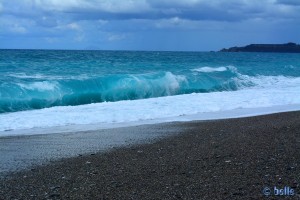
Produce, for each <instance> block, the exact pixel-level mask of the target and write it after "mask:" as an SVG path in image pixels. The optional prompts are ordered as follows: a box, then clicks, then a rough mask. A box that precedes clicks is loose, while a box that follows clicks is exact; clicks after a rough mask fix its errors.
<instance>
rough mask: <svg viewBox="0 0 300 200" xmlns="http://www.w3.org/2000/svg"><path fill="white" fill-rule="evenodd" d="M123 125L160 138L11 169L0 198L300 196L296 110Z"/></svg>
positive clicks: (299, 119) (0, 183)
mask: <svg viewBox="0 0 300 200" xmlns="http://www.w3.org/2000/svg"><path fill="white" fill-rule="evenodd" d="M141 127H143V128H142V129H140V128H141ZM121 129H122V128H121ZM121 129H120V130H121ZM123 130H124V129H123ZM129 130H130V131H132V130H136V131H139V132H140V131H143V133H144V134H146V133H151V132H152V133H158V132H160V133H163V134H160V135H161V136H163V138H159V137H158V138H159V139H158V140H152V139H153V138H152V139H151V137H149V139H150V140H148V141H149V142H148V143H146V144H133V143H131V144H133V145H129V146H128V145H127V146H125V147H124V146H123V147H121V148H113V149H111V150H110V151H107V152H104V153H103V152H93V153H89V154H86V155H78V156H73V157H71V158H64V159H60V160H59V161H53V162H50V163H49V164H47V165H44V166H36V167H33V168H31V170H25V171H21V172H15V173H11V174H10V175H9V176H7V177H5V178H3V179H1V180H0V188H1V189H0V196H1V198H3V199H12V198H22V199H34V198H38V199H40V198H48V199H61V198H71V199H93V198H98V199H101V198H102V199H113V198H117V199H120V198H121V199H130V198H132V199H157V198H158V199H172V198H185V199H199V198H201V199H226V198H230V199H242V198H243V199H249V198H253V199H257V198H264V197H265V196H264V194H263V193H262V190H263V189H264V187H274V186H277V187H284V186H290V187H291V188H293V189H294V191H295V192H296V195H294V196H293V197H294V198H299V195H298V194H299V193H300V188H299V183H300V166H299V164H298V163H299V160H300V153H299V150H300V111H295V112H286V113H276V114H270V115H263V116H254V117H245V118H235V119H222V120H209V121H191V122H174V123H167V124H159V125H146V126H138V127H131V128H130V127H128V128H127V132H130V131H129ZM54 135H56V134H54ZM150 135H151V134H150ZM167 135H168V137H164V136H167ZM57 136H58V135H57ZM156 136H157V135H156Z"/></svg>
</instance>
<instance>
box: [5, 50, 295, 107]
mask: <svg viewBox="0 0 300 200" xmlns="http://www.w3.org/2000/svg"><path fill="white" fill-rule="evenodd" d="M0 75H1V76H0V113H7V112H18V111H24V110H34V109H41V108H48V107H54V106H68V105H72V106H75V105H82V104H90V103H97V102H115V101H120V100H134V99H144V98H153V97H161V96H172V95H180V94H190V93H211V92H216V91H237V90H242V89H245V88H251V87H253V86H257V85H259V84H268V81H267V79H268V77H273V78H274V77H277V78H278V77H285V78H297V77H300V54H276V53H275V54H274V53H215V52H211V53H210V52H135V51H51V50H0ZM253 80H255V81H253ZM259 80H261V82H259Z"/></svg>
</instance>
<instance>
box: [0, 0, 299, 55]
mask: <svg viewBox="0 0 300 200" xmlns="http://www.w3.org/2000/svg"><path fill="white" fill-rule="evenodd" d="M299 36H300V0H0V48H2V49H3V48H4V49H83V50H85V49H96V50H154V51H155V50H157V51H211V50H212V51H215V50H220V49H222V48H224V47H225V48H228V47H232V46H244V45H247V44H251V43H287V42H295V43H300V37H299Z"/></svg>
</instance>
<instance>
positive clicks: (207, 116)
mask: <svg viewBox="0 0 300 200" xmlns="http://www.w3.org/2000/svg"><path fill="white" fill-rule="evenodd" d="M295 111H300V104H291V105H276V106H271V107H258V108H239V109H233V110H222V111H215V112H200V113H198V114H190V115H180V116H175V117H164V118H158V119H150V120H141V121H132V122H123V123H122V122H117V123H98V124H77V125H65V126H54V127H49V128H30V129H21V130H9V131H0V134H1V136H0V139H1V138H4V137H5V138H7V137H19V136H21V137H22V136H31V135H48V134H69V133H74V132H75V133H76V132H87V131H99V130H109V129H116V128H128V127H135V126H144V125H158V124H164V123H177V122H190V121H207V120H222V119H236V118H244V117H255V116H261V115H269V114H276V113H283V112H295Z"/></svg>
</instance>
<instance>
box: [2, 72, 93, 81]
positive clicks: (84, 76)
mask: <svg viewBox="0 0 300 200" xmlns="http://www.w3.org/2000/svg"><path fill="white" fill-rule="evenodd" d="M7 76H9V77H13V78H18V79H25V80H26V79H37V80H66V79H69V80H85V79H88V78H90V76H88V75H87V74H82V75H78V76H57V75H55V76H54V75H45V74H33V75H28V74H25V73H13V74H7Z"/></svg>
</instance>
